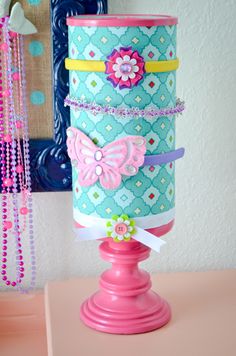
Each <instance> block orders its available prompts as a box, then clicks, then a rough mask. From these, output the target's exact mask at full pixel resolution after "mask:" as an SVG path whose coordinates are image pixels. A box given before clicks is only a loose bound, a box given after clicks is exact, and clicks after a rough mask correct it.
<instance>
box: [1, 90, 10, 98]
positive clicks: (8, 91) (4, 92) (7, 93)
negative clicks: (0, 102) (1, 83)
mask: <svg viewBox="0 0 236 356" xmlns="http://www.w3.org/2000/svg"><path fill="white" fill-rule="evenodd" d="M2 96H3V97H4V98H6V97H8V96H10V90H8V89H6V90H3V92H2Z"/></svg>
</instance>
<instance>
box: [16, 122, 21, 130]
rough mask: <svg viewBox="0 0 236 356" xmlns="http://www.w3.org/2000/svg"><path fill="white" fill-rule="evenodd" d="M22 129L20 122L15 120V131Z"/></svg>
mask: <svg viewBox="0 0 236 356" xmlns="http://www.w3.org/2000/svg"><path fill="white" fill-rule="evenodd" d="M22 127H23V122H22V121H20V120H17V121H16V128H17V129H21V128H22Z"/></svg>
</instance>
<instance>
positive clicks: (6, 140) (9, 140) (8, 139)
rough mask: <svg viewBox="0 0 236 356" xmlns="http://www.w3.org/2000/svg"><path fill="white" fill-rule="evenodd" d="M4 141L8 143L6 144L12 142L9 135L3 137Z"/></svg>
mask: <svg viewBox="0 0 236 356" xmlns="http://www.w3.org/2000/svg"><path fill="white" fill-rule="evenodd" d="M4 141H5V142H8V143H10V142H12V137H11V135H9V134H7V135H5V136H4Z"/></svg>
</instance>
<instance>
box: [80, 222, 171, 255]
mask: <svg viewBox="0 0 236 356" xmlns="http://www.w3.org/2000/svg"><path fill="white" fill-rule="evenodd" d="M135 230H136V233H135V234H134V236H132V238H133V239H134V240H136V241H139V242H141V243H142V244H144V245H146V246H148V247H150V248H151V249H153V250H154V251H156V252H160V248H161V246H162V245H164V244H165V243H166V242H165V241H163V240H162V239H160V238H159V237H156V236H154V235H153V234H151V233H150V232H148V231H146V230H144V229H142V228H141V227H138V226H137V224H136V225H135ZM74 231H75V234H76V240H77V241H88V240H97V239H101V238H103V237H105V236H107V231H106V228H105V226H104V225H103V224H96V225H94V226H92V227H84V228H76V229H74ZM117 243H119V242H117Z"/></svg>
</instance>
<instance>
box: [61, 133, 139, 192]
mask: <svg viewBox="0 0 236 356" xmlns="http://www.w3.org/2000/svg"><path fill="white" fill-rule="evenodd" d="M67 136H68V138H67V147H68V155H69V157H70V159H71V162H72V165H73V166H76V167H77V168H78V170H79V175H78V180H79V184H80V185H81V186H84V187H87V186H90V185H92V184H94V183H96V182H97V181H98V180H99V182H100V184H101V186H102V187H104V188H106V189H115V188H117V187H118V186H119V185H120V183H121V176H122V175H125V176H134V175H135V174H137V172H138V168H139V167H140V166H142V164H143V163H144V154H145V152H146V141H145V139H144V138H143V137H142V136H126V137H124V138H121V139H119V140H117V141H114V142H112V143H109V144H108V145H107V146H105V147H103V148H99V147H97V146H96V145H95V144H94V143H93V141H92V140H91V139H90V138H89V137H88V136H86V135H85V134H84V133H83V132H81V131H80V130H78V129H76V128H74V127H69V128H68V129H67Z"/></svg>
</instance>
